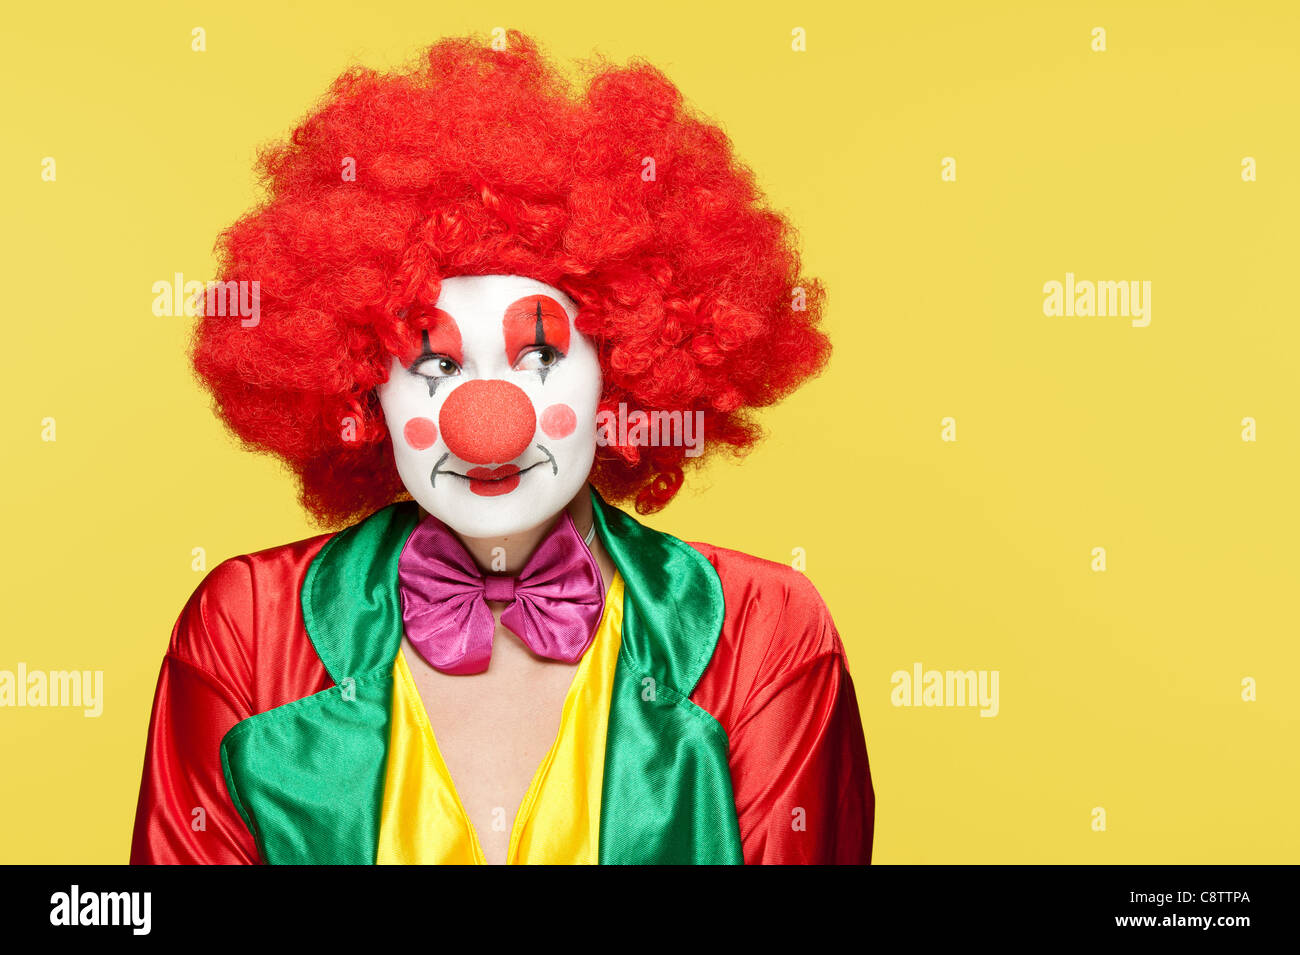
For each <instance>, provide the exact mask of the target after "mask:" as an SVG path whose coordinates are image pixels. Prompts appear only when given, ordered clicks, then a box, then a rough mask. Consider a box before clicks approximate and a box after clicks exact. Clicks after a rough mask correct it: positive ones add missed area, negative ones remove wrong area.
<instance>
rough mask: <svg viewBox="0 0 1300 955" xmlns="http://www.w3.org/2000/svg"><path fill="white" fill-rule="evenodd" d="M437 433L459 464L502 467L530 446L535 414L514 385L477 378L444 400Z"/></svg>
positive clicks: (535, 418)
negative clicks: (467, 462)
mask: <svg viewBox="0 0 1300 955" xmlns="http://www.w3.org/2000/svg"><path fill="white" fill-rule="evenodd" d="M438 430H439V431H441V432H442V440H443V441H445V442H447V448H448V449H449V450H450V451H451V453H452V454H454V455H456V457H458V458H460V459H461V460H462V461H469V462H470V463H471V464H504V463H506V462H507V461H513V460H514V459H515V458H517V457H519V455H521V454H523V453H524V450H525V449H526V448H527V447H528V445H529V444H530V443H532V440H533V435H534V434H535V433H536V431H537V412H535V411H534V410H533V403H532V402H531V401H529V400H528V396H527V395H526V394H524V392H523V389H522V388H519V387H518V386H517V385H512V384H510V382H508V381H501V380H499V379H496V378H478V379H475V380H474V381H467V382H465V384H463V385H461V386H460V387H459V388H456V389H455V390H454V391H452V393H451V394H449V395H448V396H447V400H446V401H444V402H443V403H442V411H441V412H439V414H438Z"/></svg>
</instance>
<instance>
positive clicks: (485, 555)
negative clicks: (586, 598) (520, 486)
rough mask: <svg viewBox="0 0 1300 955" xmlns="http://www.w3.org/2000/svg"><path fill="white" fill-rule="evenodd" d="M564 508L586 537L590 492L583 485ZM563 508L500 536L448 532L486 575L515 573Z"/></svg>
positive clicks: (590, 513) (591, 518) (594, 543)
mask: <svg viewBox="0 0 1300 955" xmlns="http://www.w3.org/2000/svg"><path fill="white" fill-rule="evenodd" d="M564 511H567V512H568V514H569V517H571V518H572V519H573V526H574V527H576V528H577V529H578V534H579V535H581V536H582V537H586V536H587V532H588V531H589V530H591V527H592V522H593V521H594V520H595V519H596V515H595V514H594V513H593V511H592V507H591V491H590V489H589V488H588V487H587V486H586V485H585V484H584V485H583V487H582V490H580V491H579V492H578V493H577V494H576V495H575V496H574V498H573V500H572V501H570V502H569V503H568V505H567V506H566V507H565V508H564ZM564 511H561V512H560V513H559V514H556V515H555V516H554V517H552V518H550V519H549V520H546V521H543V522H542V523H541V524H538V525H537V526H536V527H532V528H529V529H528V530H526V531H520V532H519V533H517V534H508V535H505V536H501V537H466V536H465V535H463V534H459V533H456V531H455V530H453V531H452V533H454V534H456V537H457V538H458V539H459V540H460V542H461V543H462V544H464V545H465V549H466V550H467V551H469V553H470V556H471V557H473V558H474V563H476V564H478V566H479V569H480V570H482V571H484V572H486V573H489V574H517V573H519V571H521V570H523V567H524V564H526V563H528V558H529V557H531V556H533V551H535V550H537V546H538V545H539V544H540V543H541V542H542V540H543V539H544V538H545V537H546V535H547V534H548V533H550V531H551V528H553V527H554V526H555V522H556V521H558V520H561V519H562V518H563V515H564ZM591 546H592V548H593V549H594V548H595V547H596V546H597V541H595V540H593V541H592V544H591ZM606 579H607V580H608V578H606Z"/></svg>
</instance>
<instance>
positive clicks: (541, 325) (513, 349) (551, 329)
mask: <svg viewBox="0 0 1300 955" xmlns="http://www.w3.org/2000/svg"><path fill="white" fill-rule="evenodd" d="M501 327H502V332H503V334H504V337H505V347H506V359H507V360H508V361H510V362H512V363H513V362H514V361H515V360H517V359H518V357H519V355H520V354H521V353H522V352H523V351H524V349H526V348H536V347H538V346H541V345H550V346H551V347H552V348H555V349H557V350H558V351H559V352H560V354H562V355H564V354H568V351H569V313H568V312H566V311H565V310H564V306H562V305H561V304H560V303H559V302H557V301H556V300H555V299H553V298H552V297H551V296H549V295H528V296H525V297H524V298H521V299H518V300H517V301H514V302H511V303H510V305H508V306H507V307H506V310H505V315H504V317H503V318H502V319H501Z"/></svg>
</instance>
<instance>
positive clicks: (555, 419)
mask: <svg viewBox="0 0 1300 955" xmlns="http://www.w3.org/2000/svg"><path fill="white" fill-rule="evenodd" d="M577 426H578V416H577V415H576V414H574V413H573V409H572V408H570V407H569V406H568V405H551V406H550V407H549V408H547V409H546V410H545V411H543V412H542V430H543V431H545V432H546V434H547V436H548V437H551V438H554V439H555V440H557V441H558V440H559V439H560V438H567V437H568V436H569V435H571V434H573V429H574V428H576V427H577Z"/></svg>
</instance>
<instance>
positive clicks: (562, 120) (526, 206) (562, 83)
mask: <svg viewBox="0 0 1300 955" xmlns="http://www.w3.org/2000/svg"><path fill="white" fill-rule="evenodd" d="M583 72H584V74H585V87H584V88H581V89H575V88H574V86H573V85H571V84H570V82H569V81H568V80H567V79H566V78H565V77H564V76H563V75H562V74H561V72H560V71H559V70H558V69H557V68H556V67H555V66H554V65H553V64H551V63H550V62H548V61H547V60H546V59H545V58H544V57H543V56H542V54H541V53H540V52H539V51H538V48H537V46H536V44H535V43H534V42H533V41H532V40H531V39H529V38H528V37H526V36H524V35H522V34H520V33H518V32H515V31H511V32H510V33H509V34H508V36H507V48H506V49H504V50H496V49H492V48H491V46H490V45H489V44H487V43H485V42H482V41H480V40H477V39H474V38H458V39H446V40H442V41H440V42H438V43H435V44H434V45H433V46H432V47H430V48H429V49H428V50H427V51H426V53H425V54H424V55H423V56H422V57H421V58H420V60H419V61H418V63H417V64H416V65H415V66H414V67H413V68H411V69H409V70H406V71H402V72H390V73H379V72H376V71H373V70H367V69H362V68H356V69H353V70H350V71H348V72H346V73H344V74H343V75H342V76H340V77H339V78H338V79H337V80H336V81H335V82H334V84H333V86H332V87H331V88H330V90H329V92H328V94H326V96H325V97H324V99H323V100H322V101H321V102H320V103H319V104H318V105H317V107H316V108H315V109H314V110H313V111H312V112H311V113H310V114H309V115H308V116H307V118H306V119H305V120H303V122H302V123H301V124H300V125H299V126H298V127H297V128H296V129H295V130H294V131H293V133H292V135H291V136H290V137H289V138H288V140H286V141H283V142H279V143H276V144H273V145H271V146H269V147H267V148H265V149H263V150H262V152H261V154H260V156H259V162H258V168H259V171H260V175H261V179H262V181H263V183H264V185H265V187H266V191H267V196H266V199H265V200H264V201H263V202H262V203H261V204H260V205H259V206H258V207H257V208H255V209H253V210H252V211H251V212H249V213H248V214H247V215H245V216H244V217H243V218H241V219H240V220H239V221H238V222H236V223H235V224H234V225H233V226H231V227H230V228H229V229H227V230H226V231H225V232H224V233H223V234H222V235H221V237H220V239H219V240H218V242H217V255H218V260H219V263H220V265H219V271H218V278H219V280H220V281H222V282H231V281H234V282H250V283H251V282H253V281H256V282H258V283H260V284H259V286H258V288H259V292H260V297H259V312H260V314H259V320H258V322H257V323H256V324H255V325H252V323H241V321H240V319H239V317H238V316H233V317H230V316H221V315H215V314H205V315H203V316H202V317H201V318H200V320H199V323H198V325H197V326H196V328H195V332H194V341H193V346H192V357H193V362H194V367H195V369H196V371H197V373H198V375H199V377H200V379H201V380H202V381H203V383H204V384H205V385H206V386H207V387H208V388H209V389H210V391H211V392H212V395H213V399H214V406H215V409H216V411H217V413H218V414H219V415H220V416H221V417H222V418H223V419H224V420H225V422H226V423H227V424H228V425H229V427H230V428H231V429H232V430H233V431H234V432H235V434H237V435H238V436H239V437H240V438H242V439H243V441H244V442H245V444H246V445H248V446H250V447H252V448H255V449H258V450H262V451H269V452H271V453H273V454H275V455H277V456H279V457H280V458H281V459H282V460H283V461H284V462H285V463H286V464H287V465H288V466H289V467H290V468H291V469H292V470H293V471H294V472H295V473H296V474H297V475H298V477H299V479H300V481H301V486H302V502H303V505H304V506H305V507H306V508H307V509H308V510H309V511H310V512H312V513H313V514H314V515H315V516H316V517H317V519H319V520H320V521H321V522H323V523H325V524H327V525H328V524H341V523H344V522H347V521H350V520H353V519H355V518H357V517H360V516H363V515H365V514H368V513H370V512H371V511H373V510H375V509H377V508H379V507H382V506H384V505H386V504H389V503H391V502H393V501H394V500H398V499H400V498H404V497H406V494H405V493H404V489H403V487H402V484H401V481H400V479H399V478H398V475H397V470H396V467H395V465H394V463H393V456H392V447H391V439H390V438H389V435H388V433H387V429H386V427H385V424H384V417H383V414H382V412H381V410H380V407H379V402H378V399H377V397H376V395H375V391H374V389H375V386H376V385H378V384H381V383H382V382H383V381H384V380H385V379H386V378H387V376H388V369H389V362H390V357H389V356H390V355H392V354H401V353H402V352H403V351H405V350H407V349H408V348H409V347H410V343H411V342H412V341H413V340H415V339H418V336H419V329H418V328H415V327H412V325H413V323H414V322H416V321H418V319H410V318H408V316H410V315H420V314H422V313H423V309H421V308H412V307H411V306H413V305H417V304H418V305H423V306H432V305H433V304H434V303H435V302H436V301H437V299H438V294H439V288H440V283H441V279H442V278H443V277H444V276H448V277H449V276H454V275H489V274H509V275H524V276H529V277H531V278H534V279H537V280H539V281H542V282H545V283H546V284H548V285H552V286H554V287H556V288H559V289H561V290H562V291H564V292H565V293H566V294H567V295H568V296H569V297H570V298H572V299H573V300H574V301H575V302H576V303H577V304H578V307H579V314H578V318H577V321H576V324H577V328H578V329H579V330H580V331H581V332H582V333H583V334H584V335H586V336H587V337H588V338H589V339H591V341H592V342H593V344H594V345H595V347H596V349H597V351H598V354H599V355H600V360H601V367H602V370H603V374H604V390H603V394H602V396H601V404H600V407H601V409H602V410H609V411H615V412H616V409H617V408H618V406H619V404H620V403H625V404H626V407H627V409H628V412H629V413H631V412H635V411H638V410H640V411H645V412H647V413H650V412H654V411H660V410H663V411H672V410H679V411H684V412H686V411H696V410H702V411H704V412H705V419H704V420H705V428H704V435H705V439H706V443H705V454H704V455H703V456H702V457H701V458H696V459H694V460H703V459H704V458H707V457H708V456H709V455H710V453H711V452H713V451H715V450H717V449H720V448H728V449H730V450H732V451H737V452H738V451H743V450H745V449H746V448H748V447H750V446H751V445H752V444H753V443H754V442H755V441H756V440H757V439H758V437H759V434H760V432H759V429H758V427H757V425H756V423H755V422H754V420H753V418H752V416H751V409H753V408H756V407H761V406H764V405H769V404H771V403H773V402H775V401H776V400H778V399H779V398H781V397H783V396H784V395H786V394H788V393H789V392H790V391H792V390H793V389H794V388H795V387H797V386H798V385H799V384H800V383H802V382H803V381H804V380H805V379H807V378H808V377H810V376H811V375H814V374H816V373H817V372H818V371H820V370H821V368H822V366H823V365H824V364H825V362H826V360H827V357H828V355H829V349H830V346H829V343H828V341H827V339H826V336H825V335H824V334H822V333H821V332H820V331H819V330H818V328H817V323H818V320H819V318H820V315H821V310H822V306H823V302H824V297H825V296H824V291H823V288H822V286H821V284H820V283H819V282H817V281H816V280H815V279H810V278H803V277H801V276H800V274H799V273H800V263H799V254H798V249H797V237H796V235H795V233H794V230H793V229H792V228H791V226H790V224H789V223H788V222H787V221H786V219H785V218H784V217H783V216H781V215H780V214H778V213H777V212H775V211H773V210H771V209H770V208H768V207H767V205H766V203H765V201H764V199H763V197H762V195H761V194H760V193H759V191H758V189H757V187H756V186H755V183H754V177H753V174H752V173H751V172H750V171H749V170H748V169H747V168H746V167H745V166H743V165H742V164H740V163H739V162H738V161H737V160H736V158H735V156H734V155H733V153H732V149H731V144H730V142H729V141H728V139H727V137H726V135H725V134H724V133H723V132H722V130H720V129H719V128H718V127H717V126H716V125H713V124H711V123H709V122H707V121H705V120H703V119H702V118H700V117H698V116H697V115H695V114H694V113H693V112H692V111H690V109H689V108H688V107H687V106H686V105H685V104H684V103H683V101H682V96H681V94H680V93H679V92H678V90H677V89H676V88H675V87H674V86H673V85H672V83H670V82H669V81H668V79H667V78H666V77H665V76H664V75H663V74H662V73H660V72H659V71H658V70H656V69H655V68H654V67H652V66H649V65H648V64H645V63H641V62H633V63H631V64H629V65H628V66H626V67H615V66H611V65H608V64H606V63H604V62H603V61H600V60H596V61H593V62H592V63H590V64H586V65H585V67H584V70H583ZM246 324H247V325H250V326H251V327H245V325H246ZM686 462H687V458H686V457H685V449H684V448H681V447H618V446H609V447H605V448H598V449H597V458H596V463H595V466H594V468H593V470H592V475H591V480H592V482H593V483H594V484H595V485H596V487H597V488H598V489H599V490H600V491H601V493H602V494H603V495H604V496H605V497H606V498H608V499H610V500H614V501H626V500H628V499H635V503H636V506H637V509H638V510H639V511H641V512H642V513H645V512H649V511H654V510H657V509H658V508H660V507H662V506H663V505H664V504H666V503H667V502H668V501H669V500H670V499H671V498H672V496H673V495H674V494H675V493H676V492H677V490H678V488H679V487H680V486H681V484H682V467H683V465H684V464H685V463H686Z"/></svg>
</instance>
